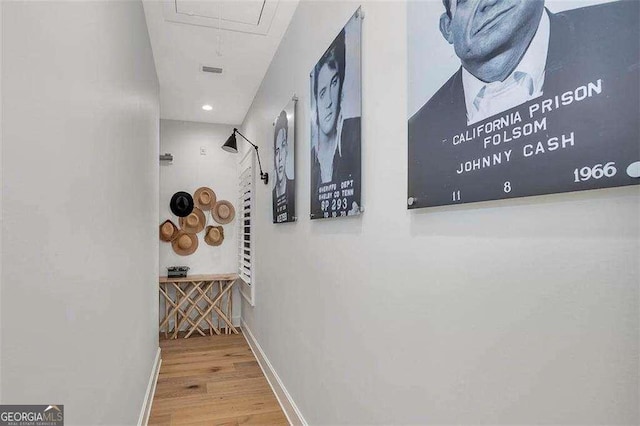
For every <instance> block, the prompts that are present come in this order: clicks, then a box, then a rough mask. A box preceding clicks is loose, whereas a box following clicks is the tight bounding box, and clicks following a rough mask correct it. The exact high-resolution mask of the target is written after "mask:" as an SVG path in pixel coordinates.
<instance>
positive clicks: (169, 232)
mask: <svg viewBox="0 0 640 426" xmlns="http://www.w3.org/2000/svg"><path fill="white" fill-rule="evenodd" d="M178 231H179V230H178V227H177V226H176V225H175V224H174V223H173V222H171V221H170V220H165V221H164V222H162V224H161V225H160V240H162V241H166V242H170V241H172V240H173V239H174V238H175V237H177V236H178Z"/></svg>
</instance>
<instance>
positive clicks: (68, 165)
mask: <svg viewBox="0 0 640 426" xmlns="http://www.w3.org/2000/svg"><path fill="white" fill-rule="evenodd" d="M3 7H4V11H3V13H4V28H3V31H4V38H3V42H4V45H3V55H4V57H3V69H2V88H3V93H2V102H3V110H2V111H3V114H4V116H3V128H2V132H3V163H2V173H3V188H2V189H3V197H4V203H3V205H2V216H3V224H2V238H3V243H4V244H3V251H2V264H3V266H4V267H3V270H2V285H3V288H2V341H3V343H4V345H3V350H2V360H1V365H2V396H3V401H2V402H3V403H14V404H15V403H20V404H44V403H58V404H64V405H65V414H66V419H65V420H66V421H67V423H68V424H85V425H87V424H118V425H123V424H135V423H136V422H137V419H138V416H139V414H140V409H141V406H142V401H143V398H144V395H145V391H146V387H147V384H148V381H149V376H150V373H151V369H152V364H153V361H154V358H155V355H156V351H157V348H158V334H157V321H158V290H157V271H158V228H157V226H158V224H157V218H158V169H159V166H158V144H159V101H158V80H157V77H156V73H155V68H154V63H153V57H152V52H151V46H150V43H149V38H148V33H147V29H146V25H145V18H144V13H143V9H142V4H141V3H140V2H133V1H131V2H70V3H69V2H4V3H3Z"/></svg>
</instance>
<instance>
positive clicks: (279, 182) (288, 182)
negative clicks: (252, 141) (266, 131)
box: [273, 97, 296, 223]
mask: <svg viewBox="0 0 640 426" xmlns="http://www.w3.org/2000/svg"><path fill="white" fill-rule="evenodd" d="M295 109H296V100H295V97H294V98H293V99H292V100H291V101H290V102H289V103H288V104H287V106H286V107H284V109H283V110H282V111H280V114H278V116H277V117H276V119H275V121H274V122H273V223H284V222H294V221H295V220H296V186H295V183H296V181H295V177H296V175H295V155H294V154H295V139H296V136H295V135H296V132H295V120H296V118H295Z"/></svg>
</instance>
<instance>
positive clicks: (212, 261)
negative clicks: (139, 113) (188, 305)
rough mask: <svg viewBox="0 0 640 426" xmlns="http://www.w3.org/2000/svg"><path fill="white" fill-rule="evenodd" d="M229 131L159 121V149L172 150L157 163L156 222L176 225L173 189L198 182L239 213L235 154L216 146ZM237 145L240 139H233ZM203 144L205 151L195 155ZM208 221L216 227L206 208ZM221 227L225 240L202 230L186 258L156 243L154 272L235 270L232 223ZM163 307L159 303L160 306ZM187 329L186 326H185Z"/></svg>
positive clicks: (237, 308)
mask: <svg viewBox="0 0 640 426" xmlns="http://www.w3.org/2000/svg"><path fill="white" fill-rule="evenodd" d="M231 132H233V126H228V125H223V124H208V123H196V122H192V121H176V120H160V152H162V153H165V152H166V153H171V154H173V162H172V163H166V162H163V163H162V164H161V165H160V200H159V201H160V209H159V218H158V225H160V224H161V223H162V222H164V221H165V220H167V219H170V220H171V221H172V222H173V223H175V224H176V226H179V225H178V217H177V216H175V215H174V214H173V213H172V212H171V209H170V208H169V201H171V196H172V195H173V194H175V193H176V192H178V191H186V192H188V193H190V194H191V195H193V193H194V192H195V191H196V189H198V188H200V187H201V186H208V187H209V188H211V189H213V191H214V192H215V193H216V196H217V199H218V200H228V201H230V202H231V203H232V204H233V206H234V207H236V215H237V214H238V208H237V204H238V203H237V199H238V176H237V158H236V156H237V154H236V155H234V154H230V153H228V152H225V151H223V150H222V149H221V147H222V144H224V143H225V142H226V140H227V138H228V137H229V136H230V135H231ZM238 143H239V144H241V143H242V141H240V140H239V141H238ZM201 147H204V148H205V150H206V155H201V154H200V148H201ZM205 217H206V218H207V225H213V226H220V224H219V223H217V222H215V221H214V220H213V217H212V216H211V213H210V212H205ZM236 217H237V216H236ZM221 226H222V227H223V228H224V241H223V242H222V244H221V245H219V246H210V245H208V244H207V243H205V242H204V231H203V232H200V233H199V234H198V243H199V246H198V249H197V250H196V251H195V253H193V254H192V255H189V256H178V255H177V254H176V253H175V252H174V251H173V249H172V247H171V244H170V243H165V242H162V241H161V242H160V265H159V274H160V275H167V267H168V266H188V267H189V268H190V269H189V274H190V275H194V274H225V273H236V272H237V271H238V236H237V221H236V220H234V221H233V222H231V223H228V224H226V225H221ZM239 297H240V296H239V293H238V292H237V290H236V291H234V300H233V303H234V304H233V306H234V309H233V310H234V312H233V316H234V319H233V322H234V323H235V324H237V325H239V321H240V299H239ZM163 306H164V305H161V309H162V308H163ZM185 327H186V326H185Z"/></svg>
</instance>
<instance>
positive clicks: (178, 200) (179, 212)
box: [169, 191, 193, 217]
mask: <svg viewBox="0 0 640 426" xmlns="http://www.w3.org/2000/svg"><path fill="white" fill-rule="evenodd" d="M169 208H170V209H171V212H172V213H173V214H175V215H176V216H178V217H186V216H189V213H191V212H192V211H193V198H191V194H189V193H188V192H184V191H178V192H176V193H175V194H173V197H171V202H170V203H169Z"/></svg>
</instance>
